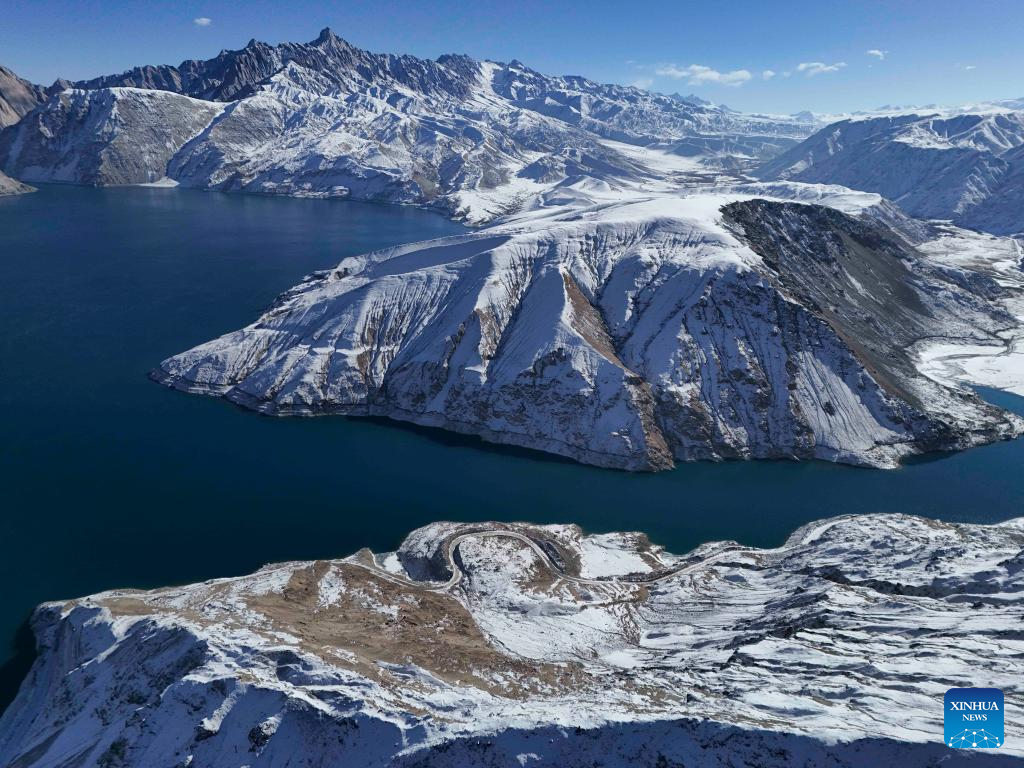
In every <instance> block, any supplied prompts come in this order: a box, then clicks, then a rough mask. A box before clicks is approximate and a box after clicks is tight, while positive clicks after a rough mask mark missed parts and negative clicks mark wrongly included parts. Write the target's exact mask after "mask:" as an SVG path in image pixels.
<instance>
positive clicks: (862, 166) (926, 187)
mask: <svg viewBox="0 0 1024 768" xmlns="http://www.w3.org/2000/svg"><path fill="white" fill-rule="evenodd" d="M757 175H758V176H760V177H761V178H763V179H791V180H796V181H805V182H820V183H828V184H842V185H844V186H848V187H851V188H854V189H862V190H865V191H869V192H878V193H879V194H881V195H883V196H884V197H886V198H888V199H889V200H892V201H893V202H895V203H897V204H898V205H899V206H900V207H901V208H903V210H905V211H906V212H907V213H910V214H911V215H913V216H919V217H921V218H927V219H950V220H952V221H953V222H954V223H956V224H958V225H960V226H965V227H970V228H972V229H980V230H984V231H988V232H993V233H996V234H1015V233H1019V232H1024V111H1009V110H1006V109H1002V110H997V111H990V112H976V113H962V114H954V115H950V116H942V115H934V114H933V115H921V114H902V115H893V116H885V117H873V118H864V119H850V120H844V121H841V122H838V123H835V124H833V125H830V126H827V127H825V128H823V129H822V130H820V131H819V132H818V133H816V134H814V136H811V137H810V138H809V139H807V140H806V141H804V142H803V143H802V144H800V145H799V146H797V147H794V148H792V149H790V150H788V151H787V152H785V153H783V154H782V155H780V156H779V157H776V158H775V159H773V160H770V161H768V162H767V163H766V164H764V165H762V166H761V167H760V169H759V170H758V171H757Z"/></svg>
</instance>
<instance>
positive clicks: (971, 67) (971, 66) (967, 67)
mask: <svg viewBox="0 0 1024 768" xmlns="http://www.w3.org/2000/svg"><path fill="white" fill-rule="evenodd" d="M964 69H966V70H967V71H968V72H970V71H971V70H972V69H977V67H976V66H974V65H973V64H968V65H966V66H965V67H964Z"/></svg>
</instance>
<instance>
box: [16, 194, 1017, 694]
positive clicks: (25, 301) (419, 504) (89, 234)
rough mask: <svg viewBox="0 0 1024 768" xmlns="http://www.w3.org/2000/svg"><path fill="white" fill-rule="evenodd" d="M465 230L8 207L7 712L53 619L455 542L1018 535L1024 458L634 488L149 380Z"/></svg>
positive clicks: (783, 468)
mask: <svg viewBox="0 0 1024 768" xmlns="http://www.w3.org/2000/svg"><path fill="white" fill-rule="evenodd" d="M460 229H461V227H459V226H458V225H456V224H453V223H451V222H448V221H446V220H444V219H443V218H441V217H440V216H438V215H435V214H432V213H428V212H425V211H420V210H415V209H410V208H401V207H396V206H378V205H371V204H361V203H353V202H343V201H316V200H291V199H278V198H263V197H243V196H229V195H222V194H214V193H203V192H196V191H185V190H176V189H140V188H134V189H90V188H81V187H62V186H45V187H43V188H42V189H41V190H40V191H39V192H37V193H35V194H32V195H24V196H20V197H15V198H6V199H5V198H0V500H2V501H0V507H2V510H3V511H2V512H0V583H2V584H3V589H2V590H0V665H2V666H0V708H2V707H3V706H5V705H6V703H7V702H8V701H9V699H10V697H11V696H13V693H14V690H15V688H16V686H17V684H18V682H19V681H20V678H21V677H22V676H23V674H24V671H25V660H26V658H27V654H25V653H24V651H25V650H26V649H30V648H31V637H30V636H29V635H28V634H27V633H26V632H25V631H24V624H23V622H24V620H25V618H26V617H27V616H28V614H29V612H30V611H31V609H32V607H33V606H34V605H36V604H37V603H39V602H41V601H44V600H52V599H59V598H70V597H75V596H79V595H83V594H87V593H90V592H95V591H97V590H102V589H108V588H113V587H154V586H159V585H166V584H172V583H181V582H188V581H193V580H197V579H204V578H209V577H214V576H228V575H233V574H240V573H244V572H247V571H250V570H253V569H255V568H257V567H259V566H260V565H262V564H264V563H267V562H272V561H278V560H295V559H309V558H320V557H335V556H342V555H347V554H349V553H351V552H353V551H354V550H356V549H358V548H359V547H363V546H369V547H371V548H373V549H376V550H383V549H390V548H393V547H395V546H396V545H397V544H398V543H399V542H400V541H401V539H402V537H403V536H404V534H405V533H407V532H408V531H410V530H411V529H413V528H415V527H417V526H420V525H423V524H424V523H427V522H430V521H433V520H438V519H449V520H517V519H518V520H522V519H525V520H531V521H535V522H539V523H548V522H575V523H579V524H580V525H582V526H583V527H584V528H585V529H587V530H591V531H610V530H636V529H638V530H643V531H646V532H647V533H648V534H650V536H651V538H652V539H654V540H655V541H656V542H659V543H661V544H664V545H666V546H667V547H669V548H670V549H671V550H673V551H675V552H684V551H686V550H688V549H690V548H692V547H693V546H695V545H696V544H699V543H700V542H702V541H705V540H709V539H735V540H738V541H741V542H743V543H746V544H753V545H760V546H774V545H778V544H780V543H781V542H782V541H783V540H784V539H785V538H786V536H787V535H788V534H789V533H790V532H792V530H793V529H794V528H796V527H797V526H799V525H801V524H803V523H805V522H808V521H810V520H814V519H816V518H821V517H826V516H830V515H837V514H845V513H859V512H893V511H898V512H908V513H913V514H919V515H926V516H929V517H939V518H943V519H948V520H961V521H975V522H994V521H999V520H1004V519H1007V518H1009V517H1013V516H1016V515H1020V514H1024V471H1022V469H1024V440H1018V441H1015V442H1010V443H1000V444H997V445H992V446H987V447H984V448H979V449H975V450H972V451H968V452H965V453H961V454H956V455H951V456H943V457H937V458H929V459H926V460H920V461H915V462H913V463H911V464H910V465H909V466H906V467H904V468H902V469H899V470H896V471H888V472H885V471H877V470H865V469H855V468H850V467H843V466H836V465H831V464H826V463H821V462H807V463H795V462H746V463H743V462H735V463H721V464H712V463H698V464H689V465H683V466H681V467H679V468H677V469H676V470H674V471H671V472H666V473H662V474H658V475H630V474H626V473H622V472H615V471H610V470H600V469H594V468H590V467H584V466H580V465H577V464H573V463H571V462H568V461H563V460H559V459H554V458H550V457H546V456H544V455H542V454H537V453H532V452H528V451H521V450H514V449H505V448H495V447H489V446H486V445H484V444H483V443H480V442H478V441H476V440H474V439H470V438H461V437H456V436H452V435H447V434H445V433H441V432H435V431H428V430H421V429H414V428H409V427H403V426H398V425H392V424H389V423H385V422H380V421H367V420H358V419H346V418H341V417H337V418H323V419H273V418H267V417H261V416H257V415H255V414H253V413H248V412H245V411H242V410H240V409H238V408H236V407H234V406H232V405H230V404H228V403H226V402H223V401H219V400H215V399H211V398H204V397H198V396H191V395H185V394H181V393H177V392H173V391H170V390H168V389H165V388H163V387H161V386H158V385H156V384H154V383H152V382H150V381H149V380H148V379H147V378H146V374H147V372H148V371H149V370H151V369H152V368H153V367H154V366H155V365H156V364H157V363H158V362H160V360H162V359H163V358H165V357H167V356H169V355H171V354H174V353H176V352H180V351H182V350H184V349H187V348H189V347H191V346H193V345H195V344H197V343H199V342H202V341H205V340H207V339H209V338H212V337H213V336H216V335H219V334H221V333H223V332H225V331H229V330H233V329H235V328H238V327H240V326H242V325H244V324H246V323H248V322H250V321H251V320H253V319H254V318H255V317H256V316H257V314H258V313H259V312H260V311H261V310H262V309H264V308H265V307H266V306H267V305H268V304H269V303H270V302H271V301H272V300H273V298H274V297H275V296H276V295H277V294H278V293H280V292H281V291H283V290H285V289H286V288H288V287H290V286H291V285H293V284H294V283H296V282H297V281H298V280H300V279H301V278H302V276H303V275H305V274H307V273H309V272H311V271H313V270H315V269H322V268H326V267H330V266H333V265H334V264H336V263H337V262H338V261H340V260H341V259H342V258H343V257H344V256H348V255H353V254H356V253H360V252H363V251H367V250H371V249H374V248H379V247H384V246H388V245H394V244H397V243H402V242H408V241H411V240H419V239H425V238H432V237H439V236H443V235H446V234H450V233H453V232H457V231H459V230H460ZM985 394H986V397H988V398H989V399H991V400H993V401H995V402H997V403H999V404H1000V405H1003V406H1005V407H1010V408H1013V409H1015V410H1017V411H1018V412H1021V411H1024V407H1022V402H1024V400H1022V399H1021V398H1015V397H1013V396H1010V395H1006V394H1002V393H998V392H986V393H985ZM19 626H21V627H22V631H21V633H20V634H19V633H18V629H19ZM16 648H20V649H21V650H22V651H23V652H22V654H21V655H20V656H17V657H16V656H15V650H16Z"/></svg>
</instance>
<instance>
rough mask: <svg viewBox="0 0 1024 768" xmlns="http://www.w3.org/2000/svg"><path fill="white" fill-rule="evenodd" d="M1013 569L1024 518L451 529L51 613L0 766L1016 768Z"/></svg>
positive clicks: (1016, 597)
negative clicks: (672, 539) (994, 746)
mask: <svg viewBox="0 0 1024 768" xmlns="http://www.w3.org/2000/svg"><path fill="white" fill-rule="evenodd" d="M1022 558H1024V519H1019V520H1013V521H1009V522H1006V523H1002V524H1000V525H993V526H979V525H950V524H946V523H941V522H937V521H932V520H925V519H921V518H912V517H905V516H898V515H892V516H889V515H864V516H857V517H843V518H833V519H831V520H825V521H822V522H819V523H815V524H811V525H808V526H806V527H804V528H802V529H800V530H798V531H797V532H796V533H794V534H793V536H792V537H791V538H790V539H789V541H788V542H787V543H786V544H785V545H784V546H783V547H781V548H779V549H776V550H757V549H749V548H746V547H742V546H739V545H737V544H735V543H729V542H720V543H714V544H706V545H704V546H702V547H700V548H698V549H697V550H695V551H693V552H691V553H689V554H687V555H685V556H677V555H672V554H670V553H667V552H665V551H664V550H662V549H661V548H659V547H656V546H653V545H652V544H651V543H650V542H649V541H648V540H647V539H646V537H644V536H643V535H640V534H606V535H591V536H586V535H583V534H582V533H581V531H580V530H579V529H578V528H576V527H575V526H546V527H539V526H531V525H527V524H517V525H503V524H482V525H476V526H474V525H466V524H445V523H438V524H434V525H431V526H428V527H427V528H424V529H421V530H419V531H416V532H414V533H413V534H411V535H410V536H409V537H408V538H407V539H406V541H405V542H404V543H403V545H402V547H401V548H400V549H399V550H398V552H396V553H392V554H387V555H373V554H372V553H369V552H368V551H366V550H364V551H362V552H360V553H358V554H356V555H354V556H352V557H350V558H347V559H344V560H329V561H317V562H309V563H285V564H280V565H273V566H267V567H265V568H264V569H262V570H260V571H259V572H257V573H255V574H252V575H251V576H245V577H241V578H232V579H220V580H216V581H210V582H206V583H203V584H195V585H191V586H184V587H171V588H167V589H160V590H155V591H152V592H138V591H116V592H108V593H104V594H100V595H96V596H93V597H89V598H83V599H79V600H70V601H66V602H58V603H51V604H48V605H45V606H43V607H42V608H40V609H39V611H38V612H37V613H36V615H35V618H34V620H33V626H34V629H35V632H36V636H37V638H38V643H39V657H38V659H37V660H36V662H35V665H34V666H33V668H32V672H31V673H30V676H29V678H28V680H27V681H26V683H25V684H24V685H23V687H22V690H21V692H20V694H19V696H18V698H17V700H16V701H15V702H14V704H13V705H12V706H11V707H10V708H9V709H8V711H7V712H6V713H5V714H4V715H3V718H2V720H0V763H2V764H3V765H10V766H18V768H47V767H49V766H65V765H69V764H81V765H100V766H114V765H117V766H122V767H123V768H134V767H136V766H138V767H139V768H142V767H143V766H146V767H147V768H148V766H153V765H217V766H218V767H219V768H230V767H231V766H243V765H244V766H275V765H282V764H285V763H287V764H310V765H335V764H338V765H341V764H351V765H360V766H367V767H368V768H369V767H372V766H384V765H398V766H441V765H444V766H452V765H455V766H461V765H466V766H469V765H473V766H498V765H502V766H504V765H510V764H516V763H519V764H522V765H533V764H537V765H541V764H543V765H561V766H567V767H568V768H576V767H577V766H580V767H582V766H590V765H593V764H594V761H595V760H596V761H598V762H599V763H600V764H601V765H609V766H624V765H683V764H685V765H692V764H699V765H722V766H725V765H736V764H738V763H739V762H742V761H746V762H749V763H750V764H756V765H759V766H787V765H793V764H800V765H809V766H877V765H893V764H896V763H898V762H905V763H906V764H908V765H926V764H927V765H932V764H936V765H938V764H942V765H960V764H963V761H964V760H966V761H967V763H966V764H969V765H979V764H980V765H1010V764H1015V763H1016V762H1017V761H1019V759H1020V758H1021V756H1022V755H1024V751H1022V750H1021V746H1020V745H1021V741H1022V739H1024V724H1022V723H1021V720H1020V718H1019V717H1017V716H1013V715H1010V714H1009V713H1011V712H1019V711H1020V707H1021V705H1022V704H1024V700H1022V699H1021V691H1020V688H1019V682H1020V680H1021V676H1022V674H1024V667H1022V665H1021V661H1020V659H1021V658H1024V646H1022V643H1021V639H1020V632H1019V627H1020V623H1021V621H1022V620H1024V601H1022V599H1021V595H1022V594H1024V591H1022V590H1024V581H1022V574H1024V569H1022V568H1021V567H1020V566H1021V563H1022ZM937 659H941V660H942V662H941V665H938V666H937V662H936V660H937ZM977 685H984V686H996V687H1000V688H1002V689H1003V690H1004V692H1005V695H1006V702H1007V712H1008V716H1007V718H1006V727H1007V733H1006V744H1005V746H1003V747H1002V748H1001V749H1000V750H998V751H996V750H992V751H993V752H995V753H996V754H994V755H991V756H985V755H981V754H972V755H970V759H969V758H968V757H967V756H966V755H965V751H958V750H948V749H946V748H945V747H943V745H942V744H941V741H940V740H941V734H942V717H943V714H942V712H943V706H942V696H943V693H944V692H945V690H946V689H947V688H949V687H953V686H957V687H959V686H977ZM894 712H898V713H899V717H894V716H893V713H894Z"/></svg>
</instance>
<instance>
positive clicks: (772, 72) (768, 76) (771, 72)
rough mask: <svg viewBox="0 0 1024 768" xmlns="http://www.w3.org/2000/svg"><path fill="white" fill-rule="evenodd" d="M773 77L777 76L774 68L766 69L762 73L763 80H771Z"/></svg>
mask: <svg viewBox="0 0 1024 768" xmlns="http://www.w3.org/2000/svg"><path fill="white" fill-rule="evenodd" d="M773 77H775V70H774V69H766V70H765V71H764V72H762V73H761V79H762V80H771V79H772V78H773Z"/></svg>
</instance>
